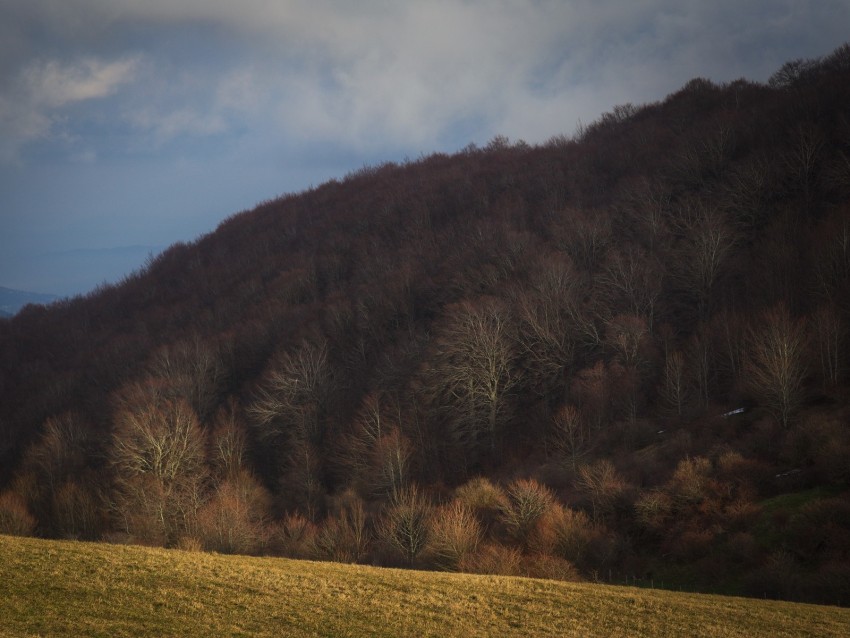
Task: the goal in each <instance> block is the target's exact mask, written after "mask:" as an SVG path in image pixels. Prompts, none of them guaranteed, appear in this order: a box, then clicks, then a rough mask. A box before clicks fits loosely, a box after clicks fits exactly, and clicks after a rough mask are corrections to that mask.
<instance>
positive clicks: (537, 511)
mask: <svg viewBox="0 0 850 638" xmlns="http://www.w3.org/2000/svg"><path fill="white" fill-rule="evenodd" d="M505 495H506V496H507V499H506V502H505V504H504V506H503V507H502V511H501V520H502V523H503V524H504V526H505V528H506V529H507V531H508V534H510V536H511V538H513V539H514V540H515V541H517V543H519V544H520V545H521V546H522V547H523V548H528V546H529V544H530V542H531V539H532V536H533V535H534V533H535V530H536V527H537V524H538V522H539V521H540V520H541V518H542V517H543V515H544V514H546V512H547V511H548V510H549V509H550V508H551V507H552V506H553V505H554V504H555V495H554V494H553V493H552V490H550V489H549V488H548V487H546V486H545V485H541V484H540V483H538V482H537V481H535V480H534V479H518V480H516V481H513V482H512V483H510V484H509V485H508V486H507V488H506V489H505Z"/></svg>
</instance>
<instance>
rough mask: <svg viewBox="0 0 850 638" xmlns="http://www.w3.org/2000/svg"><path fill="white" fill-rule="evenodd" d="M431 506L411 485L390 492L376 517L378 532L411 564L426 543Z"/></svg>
mask: <svg viewBox="0 0 850 638" xmlns="http://www.w3.org/2000/svg"><path fill="white" fill-rule="evenodd" d="M432 509H433V508H432V506H431V504H430V503H429V502H428V500H427V499H426V498H425V496H424V495H423V494H422V493H421V492H420V491H419V489H418V488H417V487H416V486H415V485H411V486H409V487H407V488H405V489H404V490H402V491H401V492H399V493H398V494H396V495H394V496H393V497H392V499H391V500H390V503H389V504H388V505H387V507H386V509H385V510H384V513H383V516H382V517H381V519H380V520H379V521H378V527H377V531H378V536H379V537H380V539H381V540H382V541H383V542H384V543H385V544H386V545H387V547H388V548H390V549H391V550H393V551H395V552H396V553H397V554H398V555H399V556H400V557H401V558H402V559H403V561H404V562H405V564H407V566H408V567H412V566H413V564H414V562H415V561H416V558H417V557H418V556H419V555H420V554H421V553H422V552H423V551H424V550H425V548H426V546H427V544H428V538H429V531H430V530H429V527H430V519H431V515H432Z"/></svg>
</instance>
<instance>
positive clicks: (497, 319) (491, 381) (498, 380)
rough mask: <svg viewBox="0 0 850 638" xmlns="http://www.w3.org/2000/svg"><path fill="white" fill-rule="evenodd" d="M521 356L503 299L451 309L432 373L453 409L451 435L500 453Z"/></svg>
mask: <svg viewBox="0 0 850 638" xmlns="http://www.w3.org/2000/svg"><path fill="white" fill-rule="evenodd" d="M517 359H518V354H517V347H516V342H515V338H514V329H513V326H512V325H511V322H510V320H509V318H508V312H507V310H506V309H505V308H504V307H502V306H501V305H500V304H499V303H497V302H496V301H495V300H485V301H483V302H480V303H477V304H473V303H471V302H463V303H461V304H459V305H458V306H455V307H454V308H453V309H452V311H451V312H450V314H449V316H448V318H447V322H446V325H445V327H444V328H443V330H442V331H441V334H440V337H439V338H438V340H437V343H436V353H435V365H434V369H433V373H434V375H435V377H436V379H435V381H436V383H437V384H438V386H439V387H440V392H439V396H440V397H441V399H439V400H441V401H442V402H443V405H444V406H445V407H447V408H448V410H449V414H448V415H447V416H448V420H449V435H450V437H451V438H452V441H453V443H454V444H455V445H456V446H458V447H459V448H460V449H462V450H465V451H467V452H469V453H472V454H476V453H478V452H481V451H483V449H489V452H490V454H495V453H496V450H497V448H498V444H499V436H500V434H501V429H502V427H503V426H504V424H505V423H506V422H507V420H508V419H509V418H510V416H511V400H512V398H513V395H514V394H515V392H516V391H517V389H518V387H519V384H520V377H519V375H518V374H517V370H516V368H515V366H516V363H517ZM482 448H483V449H482Z"/></svg>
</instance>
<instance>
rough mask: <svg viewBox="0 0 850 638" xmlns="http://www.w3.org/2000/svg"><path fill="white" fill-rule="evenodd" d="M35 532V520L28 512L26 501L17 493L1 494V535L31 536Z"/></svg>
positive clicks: (7, 492)
mask: <svg viewBox="0 0 850 638" xmlns="http://www.w3.org/2000/svg"><path fill="white" fill-rule="evenodd" d="M34 531H35V518H33V516H32V514H30V513H29V511H27V506H26V505H25V504H24V499H22V498H21V497H20V496H18V495H17V494H16V493H15V492H10V491H6V492H3V493H2V494H0V534H8V535H10V536H31V535H32V533H33V532H34Z"/></svg>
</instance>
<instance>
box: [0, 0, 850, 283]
mask: <svg viewBox="0 0 850 638" xmlns="http://www.w3.org/2000/svg"><path fill="white" fill-rule="evenodd" d="M847 25H850V0H618V1H614V0H611V1H608V0H560V1H558V0H421V1H419V0H409V1H406V2H405V1H401V0H397V1H394V2H393V1H390V0H358V1H357V2H351V1H350V0H277V1H275V0H238V1H236V0H143V1H142V0H0V286H5V287H7V288H14V289H18V290H27V291H33V292H39V293H53V294H57V295H62V296H65V295H76V294H82V293H85V292H87V291H89V290H91V289H92V288H94V287H95V286H97V285H99V284H101V283H104V282H115V281H118V280H120V279H121V277H122V276H124V275H125V274H126V273H128V272H131V271H132V270H134V269H137V268H139V267H141V266H142V264H143V263H144V261H145V260H146V259H147V258H148V257H149V256H150V255H152V254H156V253H157V252H158V251H160V250H162V249H164V248H165V247H167V246H168V245H170V244H172V243H174V242H177V241H191V240H194V239H196V238H197V237H198V236H200V235H202V234H204V233H207V232H210V231H213V230H214V229H215V227H216V226H217V225H218V223H219V222H221V221H222V220H223V219H225V218H227V217H229V216H230V215H232V214H234V213H237V212H239V211H242V210H246V209H250V208H253V207H254V206H255V205H256V204H258V203H260V202H262V201H266V200H269V199H272V198H274V197H277V196H279V195H282V194H285V193H291V192H299V191H303V190H305V189H308V188H310V187H311V186H318V185H319V184H321V183H323V182H325V181H327V180H328V179H331V178H341V177H344V176H345V174H346V173H349V172H351V171H353V170H356V169H359V168H362V167H363V166H365V165H373V164H377V163H381V162H384V161H402V160H404V159H406V158H409V159H416V158H417V157H420V156H422V155H428V154H431V153H434V152H449V153H450V152H454V151H457V150H460V149H462V148H463V147H465V146H467V145H469V144H470V143H474V144H477V145H479V146H484V145H486V144H487V142H488V141H489V140H491V139H492V138H493V137H495V136H496V135H503V136H507V137H508V138H509V139H511V140H512V141H516V140H519V139H522V140H525V141H526V142H528V143H531V144H534V143H543V142H545V141H546V140H548V139H550V138H551V137H553V136H555V135H560V134H565V135H571V134H573V133H574V132H575V131H576V128H577V125H578V124H579V123H584V124H588V123H590V122H592V121H594V120H595V119H597V118H598V117H599V116H600V115H601V114H602V113H604V112H606V111H610V110H611V109H612V108H613V107H614V106H616V105H618V104H624V103H627V102H631V103H633V104H642V103H646V102H653V101H657V100H661V99H663V98H664V97H665V96H666V95H668V94H670V93H672V92H674V91H676V90H677V89H678V88H680V87H681V86H682V85H683V84H685V83H686V82H687V81H688V80H690V79H692V78H694V77H705V78H709V79H711V80H713V81H715V82H729V81H732V80H735V79H738V78H741V77H745V78H748V79H751V80H755V81H766V80H767V79H768V78H769V77H770V75H771V74H772V73H773V72H774V71H776V70H777V69H778V68H779V67H780V66H781V65H782V64H783V63H784V62H786V61H788V60H791V59H796V58H814V57H818V56H821V55H825V54H827V53H829V52H831V51H832V50H833V49H835V48H836V47H838V46H839V45H841V44H842V43H843V42H845V41H846V40H847V39H848V38H850V36H848V31H847Z"/></svg>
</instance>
